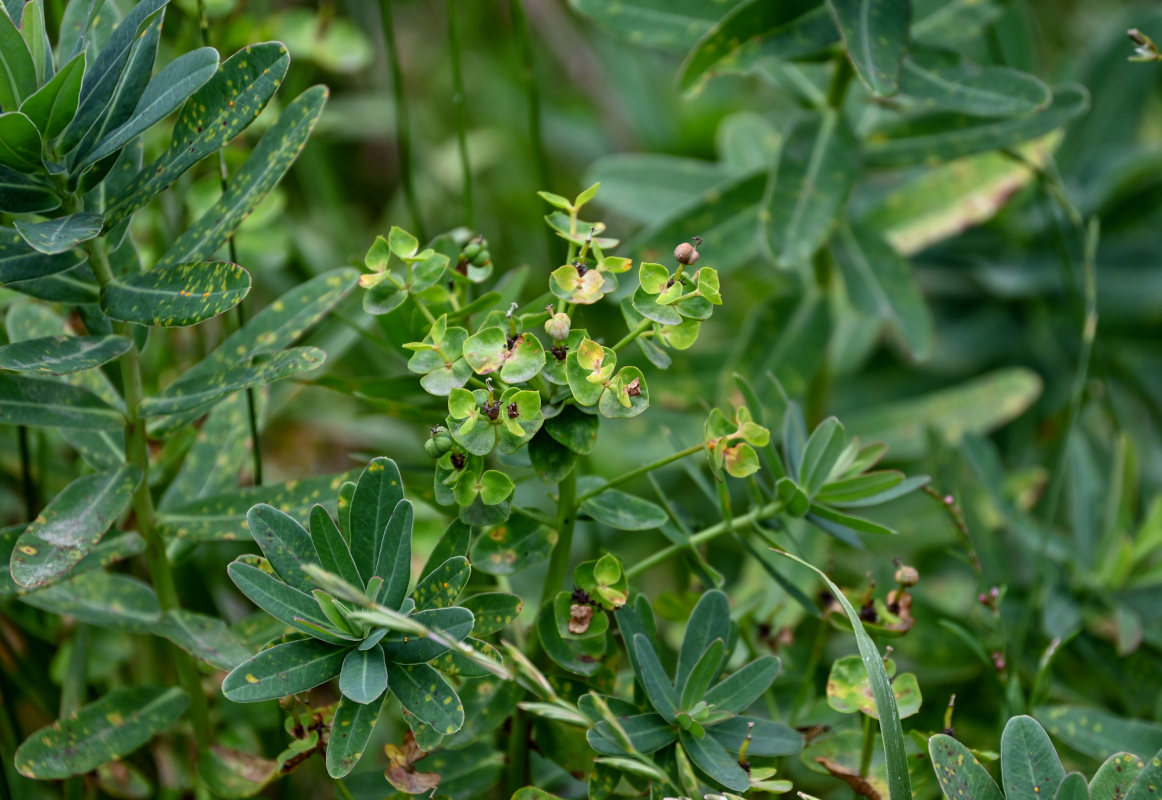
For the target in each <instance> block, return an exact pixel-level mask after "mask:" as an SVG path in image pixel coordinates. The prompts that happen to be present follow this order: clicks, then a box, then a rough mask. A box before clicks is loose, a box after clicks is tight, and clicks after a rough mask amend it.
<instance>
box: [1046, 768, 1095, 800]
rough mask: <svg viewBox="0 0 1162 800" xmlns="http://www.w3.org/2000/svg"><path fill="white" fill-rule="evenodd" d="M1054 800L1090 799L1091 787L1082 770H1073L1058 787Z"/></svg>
mask: <svg viewBox="0 0 1162 800" xmlns="http://www.w3.org/2000/svg"><path fill="white" fill-rule="evenodd" d="M1053 798H1054V800H1089V787H1088V786H1087V785H1086V783H1085V776H1084V775H1082V774H1081V773H1080V772H1071V773H1069V774H1068V775H1066V776H1065V780H1063V781H1061V785H1060V786H1058V787H1057V794H1055V795H1053Z"/></svg>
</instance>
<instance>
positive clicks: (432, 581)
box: [411, 556, 472, 611]
mask: <svg viewBox="0 0 1162 800" xmlns="http://www.w3.org/2000/svg"><path fill="white" fill-rule="evenodd" d="M471 575H472V567H471V565H469V563H468V559H467V558H465V557H464V556H454V557H452V558H449V559H448V560H447V561H445V562H444V563H443V564H441V565H440V566H438V567H436V569H434V570H432V571H431V572H430V573H429V574H428V575H426V576H424V577H423V578H422V579H421V580H420V581H419V582H418V583H417V584H416V588H415V589H413V590H412V595H411V596H412V599H413V600H415V601H416V609H417V610H418V611H423V610H424V609H426V608H446V607H448V606H450V605H452V604H453V603H454V602H456V598H457V597H459V596H460V592H462V591H464V587H465V586H466V585H467V584H468V578H469V577H471Z"/></svg>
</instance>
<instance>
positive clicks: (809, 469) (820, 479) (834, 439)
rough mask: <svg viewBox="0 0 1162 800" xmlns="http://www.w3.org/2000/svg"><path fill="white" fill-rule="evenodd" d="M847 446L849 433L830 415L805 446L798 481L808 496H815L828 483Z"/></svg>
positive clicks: (813, 432) (812, 433) (820, 424)
mask: <svg viewBox="0 0 1162 800" xmlns="http://www.w3.org/2000/svg"><path fill="white" fill-rule="evenodd" d="M846 447H847V435H846V434H845V433H844V431H843V425H842V424H841V423H840V422H839V420H837V419H836V418H835V417H828V418H827V419H825V420H823V422H821V423H819V427H817V428H816V429H815V430H814V431H812V432H811V437H810V438H809V439H807V446H806V447H805V448H803V458H802V462H801V463H800V465H799V470H798V476H797V477H798V481H799V485H801V486H802V487H803V491H805V492H806V493H807V496H808V497H815V495H817V494H819V490H820V489H822V488H823V485H824V484H825V483H827V479H828V478H829V477H830V476H831V471H832V470H833V469H834V468H835V465H836V463H837V462H838V461H839V457H840V456H841V455H842V454H843V451H844V449H845V448H846Z"/></svg>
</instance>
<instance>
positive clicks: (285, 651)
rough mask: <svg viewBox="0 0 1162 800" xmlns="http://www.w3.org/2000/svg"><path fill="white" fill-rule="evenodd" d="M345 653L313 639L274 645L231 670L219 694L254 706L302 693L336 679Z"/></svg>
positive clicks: (342, 649)
mask: <svg viewBox="0 0 1162 800" xmlns="http://www.w3.org/2000/svg"><path fill="white" fill-rule="evenodd" d="M347 652H348V649H347V648H342V647H334V646H332V645H329V644H326V643H325V642H320V641H318V640H316V639H299V640H296V641H293V642H287V643H286V644H276V645H275V646H274V647H271V648H269V649H267V650H263V651H262V652H260V653H258V654H257V655H255V656H254V657H253V658H251V659H250V660H249V661H244V662H243V663H241V664H239V665H238V666H237V667H235V668H234V669H233V670H231V671H230V674H229V675H227V676H226V679H225V680H223V681H222V694H224V695H226V698H227V699H228V700H232V701H234V702H235V703H257V702H259V701H262V700H275V699H277V698H279V697H286V696H287V695H291V694H297V693H299V692H305V691H307V690H308V689H313V688H315V687H316V686H318V685H319V684H321V683H326V682H327V681H329V680H330V679H331V678H333V677H335V675H337V674H338V673H339V670H340V669H341V668H342V665H343V659H344V658H345V657H346V655H347Z"/></svg>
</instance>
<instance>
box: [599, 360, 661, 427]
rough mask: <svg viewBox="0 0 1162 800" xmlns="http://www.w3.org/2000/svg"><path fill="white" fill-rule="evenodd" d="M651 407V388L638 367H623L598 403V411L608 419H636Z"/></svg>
mask: <svg viewBox="0 0 1162 800" xmlns="http://www.w3.org/2000/svg"><path fill="white" fill-rule="evenodd" d="M649 406H650V388H649V386H648V385H647V384H646V376H645V375H643V374H642V371H641V370H640V369H638V368H637V367H622V368H621V369H620V370H619V371H618V373H617V375H616V376H615V377H614V378H613V380H612V381H610V385H609V386H608V387H606V389H605V391H604V392H602V393H601V397H600V398H599V399H598V401H597V411H598V413H599V414H601V416H603V417H605V418H606V419H629V418H631V417H636V416H637V415H638V414H641V413H642V412H643V411H645V410H646V409H647V408H649Z"/></svg>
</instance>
